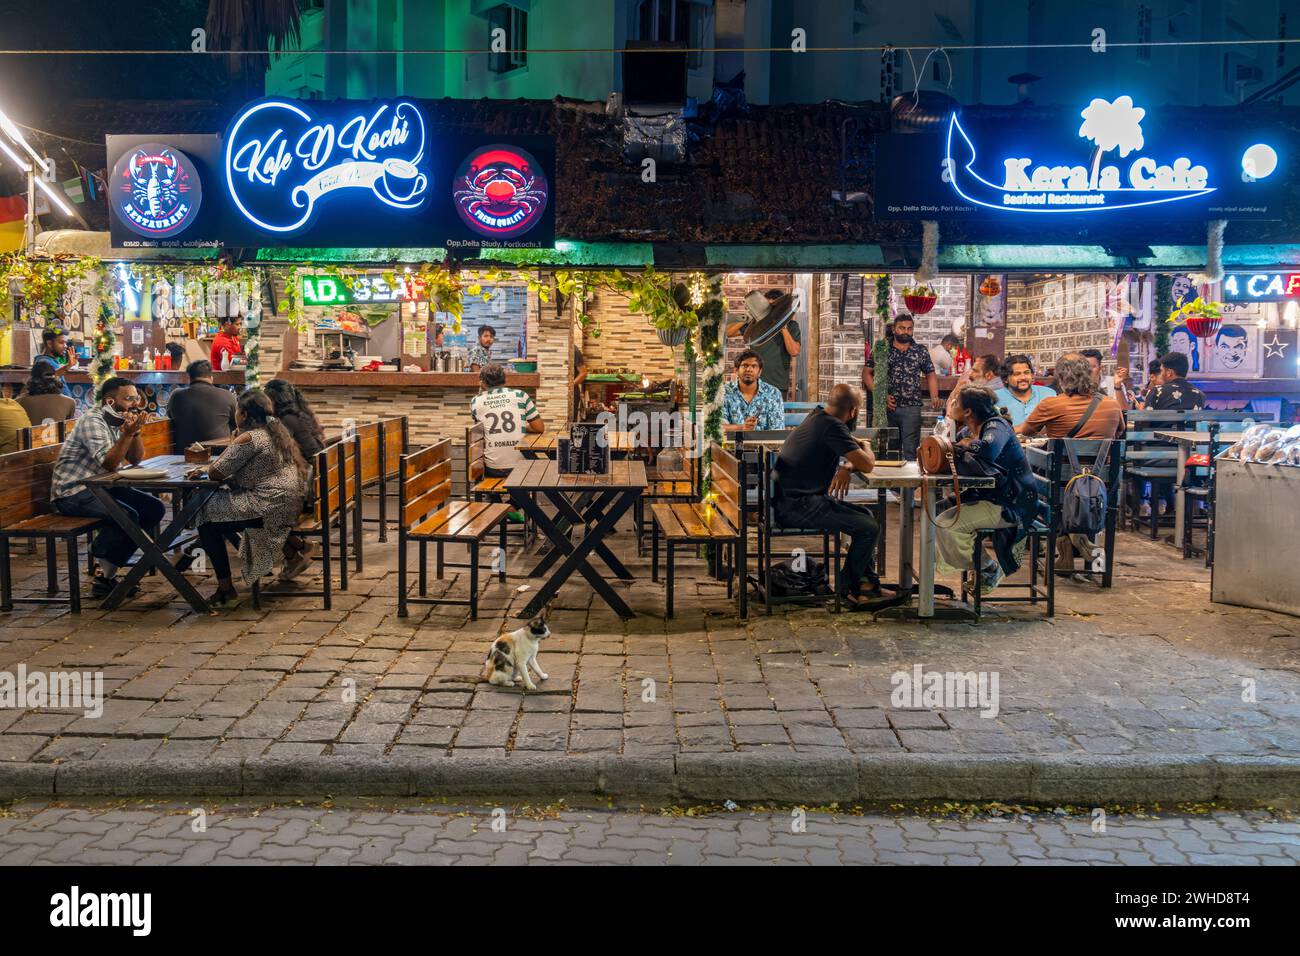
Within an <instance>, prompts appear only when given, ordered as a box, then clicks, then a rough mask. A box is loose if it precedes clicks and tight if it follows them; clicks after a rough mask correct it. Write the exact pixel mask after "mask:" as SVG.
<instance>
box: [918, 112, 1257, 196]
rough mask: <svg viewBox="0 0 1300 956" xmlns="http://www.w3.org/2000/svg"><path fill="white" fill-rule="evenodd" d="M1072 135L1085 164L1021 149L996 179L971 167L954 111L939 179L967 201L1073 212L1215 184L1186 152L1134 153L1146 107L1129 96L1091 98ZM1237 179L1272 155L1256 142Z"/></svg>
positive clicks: (967, 141) (969, 145)
mask: <svg viewBox="0 0 1300 956" xmlns="http://www.w3.org/2000/svg"><path fill="white" fill-rule="evenodd" d="M1079 115H1080V117H1081V118H1082V119H1083V123H1082V125H1080V126H1079V131H1078V135H1079V137H1080V138H1081V139H1084V140H1087V141H1088V142H1090V143H1091V144H1092V147H1093V151H1092V158H1091V160H1090V162H1089V163H1088V164H1086V165H1085V164H1082V163H1078V162H1061V161H1050V162H1046V163H1035V162H1034V160H1033V159H1032V158H1030V157H1026V156H1019V155H1016V156H1006V157H1002V158H1001V159H1000V165H1001V167H1002V181H1001V183H998V182H994V181H992V180H990V179H988V178H986V177H984V176H982V175H980V173H978V172H976V170H975V162H976V158H977V155H976V149H975V143H974V141H973V140H972V139H971V137H970V135H969V134H968V133H967V132H966V130H965V129H964V128H963V127H962V125H961V121H960V120H959V119H958V118H957V116H956V114H954V115H953V116H952V118H951V119H950V120H949V123H948V134H947V142H946V153H945V158H944V164H943V178H944V180H945V181H946V182H948V183H949V184H950V185H951V186H952V189H953V190H954V191H955V192H956V193H957V194H958V195H959V196H960V197H961V198H962V199H964V200H965V201H966V202H968V203H972V204H974V205H977V206H983V207H986V208H990V209H1000V210H1004V211H1008V212H1029V213H1072V212H1103V211H1106V210H1112V209H1131V208H1135V207H1141V206H1155V205H1160V204H1162V203H1174V202H1180V201H1183V200H1188V199H1196V198H1198V197H1200V196H1206V195H1208V194H1210V193H1213V192H1215V191H1216V189H1218V188H1219V186H1218V185H1215V184H1212V183H1211V176H1210V172H1209V170H1208V169H1207V167H1206V166H1205V165H1202V164H1200V163H1197V162H1194V161H1193V160H1192V159H1189V158H1188V157H1186V156H1178V157H1175V158H1174V159H1172V160H1171V161H1168V162H1160V161H1158V160H1157V159H1155V158H1152V157H1149V156H1143V155H1139V154H1141V152H1142V150H1143V148H1144V147H1145V146H1146V142H1145V139H1144V137H1143V133H1142V119H1143V117H1145V115H1146V110H1144V109H1141V108H1139V107H1137V106H1134V105H1133V100H1132V99H1131V98H1130V97H1127V96H1120V97H1117V98H1116V99H1115V100H1114V101H1113V102H1110V101H1107V100H1104V99H1094V100H1093V101H1092V102H1091V103H1090V104H1089V105H1088V106H1087V108H1085V109H1084V110H1083V111H1082V112H1081V113H1080V114H1079ZM1112 153H1113V154H1115V155H1116V156H1117V157H1118V158H1119V159H1121V160H1127V159H1128V157H1129V156H1130V155H1133V156H1134V158H1133V159H1132V160H1131V161H1128V162H1126V163H1125V164H1123V165H1125V166H1126V167H1127V168H1124V169H1122V168H1121V166H1120V165H1116V164H1114V163H1105V164H1103V163H1104V160H1105V158H1106V157H1107V156H1108V155H1109V154H1112ZM1241 166H1242V177H1241V178H1242V181H1243V182H1247V183H1250V182H1256V181H1258V180H1260V179H1263V178H1265V177H1266V176H1268V175H1270V174H1271V173H1272V172H1273V171H1274V170H1275V169H1276V168H1277V154H1276V152H1275V151H1274V150H1273V149H1272V148H1271V147H1270V146H1268V145H1267V144H1263V143H1257V144H1255V145H1253V146H1251V147H1250V149H1248V150H1247V151H1246V153H1245V154H1243V156H1242V159H1241Z"/></svg>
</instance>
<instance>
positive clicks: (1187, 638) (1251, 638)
mask: <svg viewBox="0 0 1300 956" xmlns="http://www.w3.org/2000/svg"><path fill="white" fill-rule="evenodd" d="M612 544H613V547H614V550H615V551H616V552H617V553H618V554H619V556H620V557H621V558H622V559H623V560H624V561H625V562H626V563H627V564H628V565H629V567H630V568H631V569H632V570H633V572H634V574H635V575H636V576H637V579H636V580H635V581H634V582H631V583H630V584H629V583H618V584H616V587H618V588H619V589H620V591H621V593H622V594H623V596H624V598H625V600H627V601H628V603H629V604H630V605H631V606H632V607H633V608H634V609H635V610H636V611H637V612H638V616H637V617H635V618H633V619H631V620H628V621H621V620H620V619H619V618H618V617H617V616H616V615H614V614H613V613H612V612H611V611H609V610H608V609H607V608H605V607H604V605H603V604H601V603H600V602H599V601H598V600H597V599H594V598H593V595H592V593H591V591H590V589H589V588H587V587H586V586H585V584H584V585H582V586H579V585H574V584H570V585H566V586H565V587H564V588H562V589H561V592H560V594H559V597H558V598H557V601H556V602H555V605H554V607H553V611H552V614H551V626H552V629H553V632H554V636H553V637H552V638H550V639H549V640H548V641H547V642H546V644H545V645H544V647H543V653H542V664H543V667H544V668H545V669H546V670H547V671H548V673H549V674H550V679H549V680H548V681H545V682H542V683H541V684H540V685H539V691H538V692H537V693H535V694H534V693H523V692H521V691H520V690H518V689H516V690H507V689H504V688H498V687H492V686H490V685H486V684H482V683H479V682H478V680H477V675H478V671H479V668H480V666H481V663H482V659H483V655H484V653H485V648H486V647H487V644H488V642H489V641H490V640H491V639H492V638H493V637H494V636H495V635H497V634H498V633H500V632H501V631H502V630H503V629H508V628H512V627H514V626H515V625H516V624H517V623H518V622H517V621H516V620H515V618H514V617H513V614H514V613H516V612H517V610H518V609H519V608H521V607H522V606H523V604H524V603H526V602H527V600H528V599H529V598H530V597H531V593H532V590H533V589H534V588H535V587H536V583H535V582H532V581H530V580H529V579H527V578H525V577H523V576H522V571H519V572H515V573H512V576H511V578H510V580H509V582H508V583H507V584H506V585H501V584H499V583H497V582H496V581H495V579H494V578H490V579H489V580H487V581H485V582H484V583H483V597H484V600H485V604H486V605H487V607H486V608H485V609H484V610H483V611H482V617H481V619H480V620H478V621H475V622H471V621H469V620H468V619H467V614H466V612H465V610H464V609H463V608H450V607H446V608H420V609H417V610H416V611H415V612H414V613H413V615H412V616H411V617H409V618H406V619H402V618H398V617H397V616H396V608H395V587H396V584H395V579H396V575H395V563H396V554H395V545H394V544H393V543H392V542H389V543H388V544H386V545H380V544H378V543H377V542H376V541H375V540H374V536H373V534H371V535H368V537H367V553H366V568H365V572H364V573H363V574H360V575H354V576H353V577H352V579H351V582H350V587H349V590H348V591H347V592H340V593H338V594H337V596H336V603H335V606H334V608H333V609H331V610H330V611H325V610H323V609H321V608H320V606H319V602H318V601H316V600H313V599H286V600H279V601H274V602H268V603H267V605H266V606H265V607H264V609H263V610H261V611H254V610H253V609H252V608H251V606H246V607H243V608H240V609H239V610H237V611H235V612H232V613H229V614H226V615H222V616H219V617H211V618H199V617H196V616H195V615H193V614H192V613H190V612H189V610H188V608H186V607H185V606H184V605H183V604H182V603H180V602H177V601H172V600H169V597H168V594H167V590H166V586H165V584H164V583H163V582H162V581H161V579H156V578H146V580H145V584H144V589H143V593H142V595H141V596H140V597H139V598H138V599H136V600H135V601H133V602H132V603H130V604H128V605H127V606H124V607H123V608H120V609H118V610H117V611H113V612H103V611H99V610H95V609H90V610H87V611H86V612H85V613H83V614H82V615H81V616H80V618H74V617H73V616H72V615H70V614H68V613H67V612H66V610H64V609H61V608H48V607H23V606H20V607H19V609H17V610H15V611H14V612H12V613H10V614H3V615H0V672H9V673H17V671H18V668H19V667H20V666H22V667H25V668H26V670H27V671H28V672H29V673H33V672H38V671H39V672H42V673H50V672H56V671H72V670H76V671H85V672H96V673H98V674H100V675H102V679H103V687H104V693H105V695H106V698H107V699H106V701H105V703H104V707H103V712H102V714H100V715H98V716H89V715H86V714H84V713H82V712H80V711H78V710H75V709H63V710H57V711H52V710H38V711H25V712H24V711H20V710H17V709H14V708H9V709H6V708H0V793H6V792H8V793H46V794H51V793H59V794H67V793H79V794H80V793H92V792H95V791H96V788H97V787H98V788H105V789H103V790H102V791H101V792H113V793H126V792H130V791H131V788H132V787H137V788H143V789H142V790H141V791H140V792H147V793H161V792H179V790H178V789H177V788H180V789H182V790H183V789H185V788H184V787H183V786H181V785H182V784H183V782H184V780H186V779H187V778H188V779H193V780H194V781H195V785H194V787H193V788H190V789H198V788H200V787H201V788H202V791H203V792H207V793H222V794H228V795H239V794H244V793H270V792H274V791H275V790H276V789H277V788H280V787H286V786H289V785H290V783H292V782H293V781H297V785H298V786H301V787H306V788H308V789H307V790H306V791H305V792H321V790H320V788H322V787H325V786H326V785H327V784H328V785H330V786H333V787H338V788H342V789H341V790H340V791H339V792H359V791H360V788H361V785H362V784H363V783H368V785H370V786H374V787H377V788H380V790H379V791H377V792H386V793H389V792H391V793H396V794H408V793H427V792H432V791H431V790H427V789H418V788H417V785H416V783H415V781H417V780H418V781H420V784H419V786H420V787H424V786H426V785H427V786H428V787H431V788H433V789H435V790H436V788H437V787H438V786H444V787H445V786H467V785H468V784H469V783H471V782H473V781H474V780H478V782H479V783H480V784H486V783H488V782H490V783H491V787H489V790H491V789H492V788H493V787H496V788H502V790H501V792H502V793H505V794H509V793H513V792H518V791H517V790H512V789H511V788H517V787H519V786H523V785H524V782H526V780H527V779H528V777H529V775H531V779H533V780H535V781H541V782H545V783H546V786H549V787H555V786H568V785H573V786H577V787H579V789H580V792H584V793H586V792H591V793H608V792H627V793H634V792H639V789H638V788H645V789H646V790H647V791H654V792H662V793H665V794H667V795H670V796H672V795H688V794H695V793H699V794H700V795H701V796H707V797H709V798H715V797H716V798H719V799H721V798H724V797H733V796H734V797H735V798H737V799H739V798H740V797H739V796H736V794H740V793H742V792H743V793H748V792H751V791H749V790H745V788H746V787H755V786H759V787H766V788H767V789H766V790H765V791H762V792H763V793H764V794H765V795H766V797H767V798H769V799H773V798H778V797H786V798H791V799H793V798H795V796H797V795H795V794H792V793H791V792H790V791H789V787H788V786H787V784H786V783H784V782H783V781H789V780H793V781H795V782H796V783H801V782H802V783H803V784H805V785H806V786H807V788H808V795H809V796H810V797H811V796H824V795H826V794H837V793H840V792H844V793H848V794H850V796H856V797H858V798H862V799H874V798H875V797H876V796H879V795H884V794H896V793H899V792H903V793H904V794H906V795H910V796H911V797H913V798H929V797H945V796H953V797H959V796H965V797H967V798H970V799H976V798H984V797H995V796H996V797H1002V798H1013V797H1014V798H1028V797H1033V796H1035V795H1040V796H1050V797H1052V798H1053V799H1055V798H1058V797H1056V796H1053V795H1054V794H1059V795H1060V796H1059V798H1061V799H1064V798H1065V797H1066V796H1067V795H1071V794H1073V795H1080V794H1082V795H1085V796H1086V795H1088V789H1089V788H1091V789H1092V790H1094V791H1095V792H1096V795H1098V796H1108V795H1113V796H1115V797H1116V798H1117V799H1123V798H1124V797H1125V794H1135V795H1138V796H1139V797H1141V798H1154V797H1156V796H1161V791H1162V790H1163V791H1164V792H1163V799H1212V798H1216V797H1220V798H1222V797H1229V796H1230V797H1232V798H1233V799H1243V800H1252V799H1274V798H1279V797H1290V796H1297V795H1300V786H1297V774H1296V769H1295V767H1296V761H1297V760H1300V720H1298V719H1297V718H1300V673H1297V671H1298V669H1300V620H1297V619H1296V618H1292V617H1287V616H1285V615H1279V614H1274V613H1270V612H1264V611H1254V610H1249V609H1244V608H1235V607H1228V606H1224V605H1215V604H1211V603H1209V600H1208V574H1207V572H1205V570H1204V569H1203V568H1201V567H1199V565H1198V563H1197V562H1194V561H1188V562H1184V561H1181V560H1180V559H1179V558H1178V557H1177V554H1176V553H1175V552H1174V551H1173V549H1171V548H1169V547H1168V546H1166V545H1164V544H1153V543H1151V542H1149V541H1148V540H1146V539H1145V538H1142V537H1140V536H1136V535H1130V534H1121V535H1120V539H1119V546H1118V552H1119V555H1118V565H1117V573H1116V583H1115V587H1114V588H1112V589H1110V590H1109V591H1100V590H1098V589H1097V588H1094V587H1093V586H1092V585H1090V584H1087V583H1081V582H1074V581H1069V580H1066V579H1061V580H1060V582H1059V585H1058V588H1057V614H1056V617H1055V618H1053V619H1047V618H1046V617H1045V616H1044V615H1043V614H1042V612H1041V611H1040V610H1035V609H1031V608H1028V607H1026V606H1023V605H1019V606H1004V607H1003V608H996V607H994V608H992V609H991V611H990V613H989V614H988V615H986V617H985V619H984V621H983V622H981V623H979V624H977V625H972V624H966V623H942V622H934V623H925V624H922V623H897V622H877V621H873V620H872V619H871V618H870V617H869V616H866V615H862V614H854V613H844V614H839V615H835V614H831V613H829V612H828V611H826V610H824V609H819V608H808V609H791V610H786V611H784V612H782V613H777V614H773V615H770V616H769V615H766V614H764V613H763V612H762V609H761V607H756V608H754V609H753V613H752V614H751V617H750V618H749V619H748V620H747V621H742V620H741V619H739V617H738V616H737V615H736V613H735V606H734V604H729V603H728V602H727V600H726V596H725V588H724V587H723V586H722V585H720V584H718V583H716V582H714V581H712V580H710V579H709V578H707V576H706V575H705V574H704V572H703V565H702V564H701V563H699V562H693V561H689V560H685V559H683V560H682V561H681V562H680V575H681V577H680V579H679V613H678V616H677V618H675V619H674V620H672V621H666V620H664V618H663V616H662V613H663V612H662V601H663V596H662V588H661V586H659V585H655V584H653V583H652V582H651V581H650V580H649V573H648V562H647V561H646V560H645V559H643V558H638V557H637V556H636V555H635V554H634V547H633V541H632V536H631V534H630V533H628V532H627V531H623V532H621V533H620V534H619V535H617V536H616V537H615V538H613V539H612ZM36 557H39V556H36ZM19 558H20V564H19V565H18V568H17V575H16V576H17V583H18V587H19V589H20V591H21V590H22V589H26V590H28V591H35V590H37V589H43V587H44V583H43V580H44V569H43V562H42V561H40V560H31V559H30V558H28V559H26V560H27V561H28V562H29V563H26V564H23V563H21V560H22V556H21V555H20V556H19ZM511 561H512V562H513V564H515V565H517V566H518V567H519V568H520V569H522V568H523V567H526V566H527V564H526V562H527V559H526V558H520V557H519V556H517V555H512V556H511ZM485 577H487V576H485ZM203 586H209V583H208V582H203ZM465 586H466V581H465V579H464V577H463V576H462V577H457V578H449V579H448V580H447V581H444V582H433V590H434V591H437V590H438V589H443V590H448V591H452V590H455V591H463V590H464V588H465ZM1007 607H1013V608H1014V609H1013V610H1007V609H1006V608H1007ZM918 666H919V668H920V669H921V674H922V676H923V677H924V678H925V680H927V681H928V680H929V679H930V676H931V675H932V674H935V673H938V674H940V675H942V674H953V675H966V674H969V675H972V680H974V681H976V682H978V681H979V680H983V682H984V683H983V685H982V686H983V687H984V689H985V690H986V691H989V692H991V691H992V690H993V687H994V685H993V681H994V680H996V698H994V697H991V696H989V695H988V694H986V700H985V701H984V702H983V703H981V702H980V701H979V700H978V699H977V695H975V694H973V693H972V695H971V697H970V698H969V699H959V698H957V697H955V696H953V695H952V694H949V695H948V696H947V697H940V698H938V699H936V700H928V699H925V698H923V697H922V698H921V699H919V700H915V701H910V700H903V701H900V700H899V698H898V696H897V692H898V691H899V690H900V687H902V686H909V687H910V686H911V684H912V681H911V679H910V675H912V674H913V672H914V669H915V668H917V667H918ZM923 686H924V685H923ZM972 686H973V685H972ZM950 689H955V688H950ZM900 703H901V704H902V705H901V706H900ZM991 705H995V706H991ZM750 758H752V760H751V759H750ZM952 758H963V759H965V760H967V761H970V760H974V759H975V758H978V760H976V761H975V764H974V765H971V764H962V765H960V766H959V765H958V763H955V762H953V759H952ZM945 761H947V762H945ZM331 762H332V763H333V764H334V766H333V767H332V768H331ZM385 764H388V765H391V766H384V765H385ZM124 768H125V769H124ZM151 768H152V769H151ZM357 768H363V769H357ZM479 768H482V769H481V771H480V769H479ZM561 768H562V769H561ZM746 768H753V769H752V770H751V769H746ZM760 768H769V769H770V771H771V772H764V773H758V770H759V769H760ZM935 768H940V769H935ZM476 774H477V775H478V776H477V777H476V776H475V775H476ZM195 775H197V776H195ZM493 775H495V776H493ZM710 776H712V778H713V779H714V781H715V784H714V785H713V786H712V789H710V785H709V784H708V783H707V781H708V779H709V778H710ZM168 787H171V788H172V789H170V790H167V789H166V788H168ZM727 787H733V788H736V789H735V790H734V791H733V793H725V792H724V790H725V789H726V788H727ZM900 788H901V789H900ZM907 788H911V789H907ZM1080 788H1083V789H1080ZM940 791H941V792H940ZM280 792H284V791H283V790H281V791H280ZM324 792H331V791H328V790H326V791H324ZM493 792H496V791H493ZM752 792H756V793H757V792H759V791H752Z"/></svg>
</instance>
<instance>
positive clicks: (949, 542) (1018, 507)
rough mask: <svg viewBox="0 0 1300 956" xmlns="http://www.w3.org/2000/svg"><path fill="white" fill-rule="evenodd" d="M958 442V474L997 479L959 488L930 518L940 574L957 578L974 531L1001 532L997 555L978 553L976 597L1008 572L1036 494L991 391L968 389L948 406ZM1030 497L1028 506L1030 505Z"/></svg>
mask: <svg viewBox="0 0 1300 956" xmlns="http://www.w3.org/2000/svg"><path fill="white" fill-rule="evenodd" d="M951 410H952V415H953V423H954V426H955V427H956V428H957V430H958V431H957V434H958V441H957V442H956V443H955V444H954V446H953V451H954V464H955V466H956V470H957V474H958V475H959V476H961V475H973V476H981V477H991V478H994V479H996V484H995V485H994V487H992V488H964V489H962V492H961V500H960V502H957V503H954V504H953V506H952V507H950V508H948V509H947V510H945V511H942V512H941V513H940V514H938V515H937V516H936V517H935V528H936V530H937V532H938V534H937V539H938V541H937V543H938V551H939V555H938V561H937V568H938V570H939V571H940V572H942V573H945V574H950V575H959V574H961V573H962V571H965V570H970V569H971V561H972V558H973V552H974V548H975V531H976V530H977V529H979V528H1002V529H1006V533H1005V534H1002V535H999V536H998V539H997V540H995V541H994V542H992V543H993V546H994V551H995V552H996V553H997V557H996V558H995V557H993V556H992V555H989V554H984V555H981V564H980V567H979V568H978V569H976V570H977V572H978V575H979V585H978V586H979V588H980V593H981V594H988V593H989V592H990V591H992V590H993V589H994V588H996V587H997V586H998V584H999V583H1001V581H1002V578H1003V574H1004V571H1005V572H1006V573H1012V572H1014V571H1015V569H1016V568H1017V567H1018V566H1019V563H1020V555H1021V554H1023V552H1024V535H1023V534H1022V533H1020V531H1019V529H1020V527H1021V526H1022V525H1024V524H1026V523H1027V522H1028V521H1029V520H1031V519H1032V517H1033V513H1032V512H1033V511H1034V510H1036V508H1037V496H1036V495H1033V494H1032V492H1033V489H1032V487H1030V486H1029V485H1028V484H1027V482H1026V476H1027V474H1028V471H1029V468H1028V464H1027V463H1026V461H1025V454H1024V452H1023V451H1022V450H1021V448H1020V442H1019V441H1018V440H1017V439H1016V433H1015V429H1013V428H1012V427H1011V423H1010V422H1008V421H1007V420H1006V419H1005V418H1003V417H1002V416H1001V415H999V414H998V409H997V400H996V398H995V397H994V395H993V392H992V391H990V390H989V389H987V388H984V387H982V386H979V385H967V386H966V387H965V388H963V389H962V390H961V392H960V393H959V394H958V395H957V398H956V401H954V402H953V403H952V409H951ZM1031 497H1032V503H1031Z"/></svg>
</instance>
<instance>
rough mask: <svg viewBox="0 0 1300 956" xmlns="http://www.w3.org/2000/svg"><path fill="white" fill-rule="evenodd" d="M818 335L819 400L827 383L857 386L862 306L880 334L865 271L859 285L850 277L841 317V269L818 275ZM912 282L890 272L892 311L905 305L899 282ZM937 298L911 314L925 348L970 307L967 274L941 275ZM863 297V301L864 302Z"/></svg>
mask: <svg viewBox="0 0 1300 956" xmlns="http://www.w3.org/2000/svg"><path fill="white" fill-rule="evenodd" d="M817 278H818V282H819V295H818V296H817V299H818V303H817V305H818V315H819V321H818V336H817V365H818V375H817V393H818V394H817V400H818V401H824V400H825V399H826V397H827V396H828V395H829V393H830V390H831V386H833V385H838V384H840V383H842V382H847V383H848V384H850V385H854V386H860V385H861V381H862V362H863V358H864V355H865V351H864V348H865V347H864V344H863V341H862V327H861V325H860V324H859V319H860V317H861V315H862V310H863V309H864V308H865V309H866V318H867V327H868V329H869V330H870V333H871V335H872V337H873V339H874V338H878V337H879V336H880V333H881V329H880V321H879V317H878V316H877V315H876V280H875V277H874V276H868V277H867V278H866V279H865V280H864V281H863V282H862V283H861V284H859V282H858V278H857V276H850V277H849V284H848V294H847V296H846V298H845V305H844V315H843V322H842V323H841V316H840V284H841V282H842V281H843V279H844V276H843V274H841V273H821V274H819V275H818V277H817ZM911 282H912V276H911V275H910V274H907V273H894V274H891V276H890V287H891V307H890V311H891V314H894V315H896V314H898V313H899V312H903V311H905V309H906V306H905V305H904V304H903V295H902V290H903V286H905V285H908V284H909V283H911ZM932 284H933V285H934V289H935V291H936V292H937V293H938V294H939V301H938V302H937V303H935V306H934V308H933V309H931V310H930V311H929V312H927V313H926V314H925V315H918V316H915V319H916V323H915V324H916V340H917V341H918V342H919V343H921V344H922V345H924V346H925V347H926V348H929V347H930V346H931V345H937V344H938V343H939V340H940V339H942V338H943V336H944V335H945V334H946V333H948V332H951V331H952V328H953V323H954V321H956V320H959V319H965V318H967V317H968V315H969V312H970V279H969V278H968V277H966V276H940V277H939V278H938V279H936V280H935V281H934V282H933V283H932ZM864 300H865V301H864Z"/></svg>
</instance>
